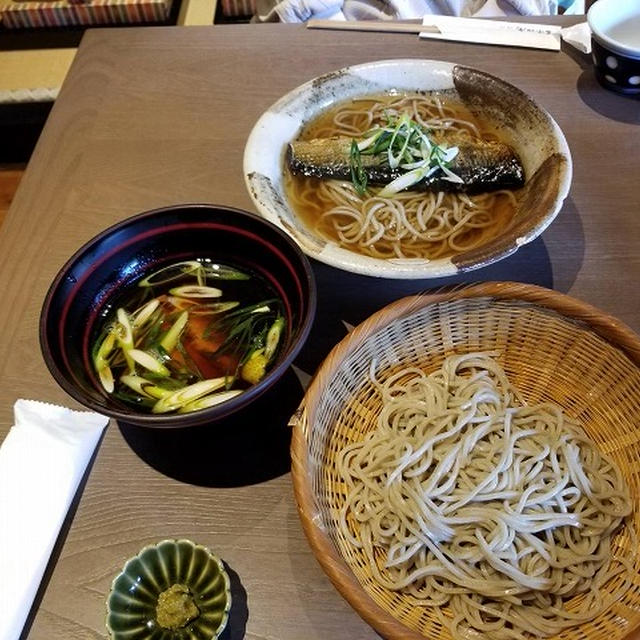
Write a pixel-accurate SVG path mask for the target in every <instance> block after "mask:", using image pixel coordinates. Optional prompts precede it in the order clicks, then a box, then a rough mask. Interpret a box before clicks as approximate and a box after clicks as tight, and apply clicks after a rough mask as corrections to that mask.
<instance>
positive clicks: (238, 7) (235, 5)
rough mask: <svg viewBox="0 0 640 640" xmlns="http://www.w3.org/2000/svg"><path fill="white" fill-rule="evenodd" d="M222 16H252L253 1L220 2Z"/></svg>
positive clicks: (234, 0)
mask: <svg viewBox="0 0 640 640" xmlns="http://www.w3.org/2000/svg"><path fill="white" fill-rule="evenodd" d="M220 10H221V11H222V15H223V16H227V17H239V16H252V15H253V14H254V13H255V11H256V3H255V0H220Z"/></svg>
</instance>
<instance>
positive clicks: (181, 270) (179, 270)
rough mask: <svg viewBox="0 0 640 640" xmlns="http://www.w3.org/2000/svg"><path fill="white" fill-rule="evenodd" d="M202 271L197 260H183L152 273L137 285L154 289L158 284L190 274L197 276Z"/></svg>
mask: <svg viewBox="0 0 640 640" xmlns="http://www.w3.org/2000/svg"><path fill="white" fill-rule="evenodd" d="M199 271H202V265H201V264H200V263H199V262H198V261H197V260H185V261H184V262H176V263H174V264H170V265H168V266H166V267H163V268H162V269H158V271H154V272H153V273H152V274H151V275H149V276H147V277H146V278H145V279H144V280H141V281H140V282H139V283H138V286H139V287H155V286H156V285H159V284H165V283H166V282H171V281H172V280H177V279H178V278H183V277H184V276H185V275H188V274H190V273H194V274H196V277H197V274H198V272H199Z"/></svg>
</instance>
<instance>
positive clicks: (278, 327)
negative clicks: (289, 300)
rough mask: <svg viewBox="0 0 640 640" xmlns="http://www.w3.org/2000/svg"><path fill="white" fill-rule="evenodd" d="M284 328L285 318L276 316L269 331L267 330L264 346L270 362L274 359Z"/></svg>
mask: <svg viewBox="0 0 640 640" xmlns="http://www.w3.org/2000/svg"><path fill="white" fill-rule="evenodd" d="M283 329H284V318H283V317H282V316H279V317H278V318H276V320H275V321H274V323H273V324H272V325H271V327H269V331H268V332H267V339H266V341H265V346H264V355H265V357H266V358H267V360H268V361H269V362H270V361H271V360H272V359H273V356H274V355H275V353H276V350H277V348H278V344H279V343H280V336H281V335H282V330H283Z"/></svg>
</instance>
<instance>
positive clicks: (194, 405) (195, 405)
mask: <svg viewBox="0 0 640 640" xmlns="http://www.w3.org/2000/svg"><path fill="white" fill-rule="evenodd" d="M241 393H242V390H241V389H230V390H229V391H219V392H218V393H211V394H209V395H207V396H203V397H202V398H198V399H197V400H194V401H193V402H188V403H187V404H185V405H183V406H182V407H180V408H179V409H178V413H190V412H191V411H198V410H199V409H208V408H209V407H214V406H215V405H217V404H220V403H221V402H226V401H227V400H231V398H235V397H236V396H237V395H239V394H241Z"/></svg>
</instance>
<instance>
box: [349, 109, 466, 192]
mask: <svg viewBox="0 0 640 640" xmlns="http://www.w3.org/2000/svg"><path fill="white" fill-rule="evenodd" d="M458 152H459V150H458V147H446V146H440V145H437V144H434V143H433V141H432V140H431V139H430V138H429V135H428V130H427V129H425V128H424V127H423V126H422V125H420V124H418V123H417V122H414V121H413V120H412V119H411V118H410V117H409V115H408V114H402V115H401V116H398V115H396V114H393V113H387V124H386V126H384V127H380V126H376V127H374V128H373V129H370V130H369V131H368V132H366V133H365V134H364V138H363V139H361V140H360V141H357V140H355V139H353V140H352V141H351V152H350V158H349V164H350V168H351V181H352V183H353V186H354V188H355V190H356V192H357V193H358V194H359V195H360V196H364V195H365V193H366V185H367V173H366V171H365V170H364V168H363V165H362V155H380V154H384V161H383V163H385V164H386V165H388V166H389V168H391V169H402V170H403V172H402V173H401V174H400V175H399V176H398V177H396V178H395V179H394V180H392V181H391V182H390V183H389V184H387V185H386V186H385V187H384V188H383V190H382V191H381V192H380V193H379V195H380V196H381V197H388V196H390V195H393V194H395V193H398V192H399V191H402V190H404V189H408V188H410V187H412V186H413V185H415V184H417V183H418V182H420V181H421V180H423V179H424V178H426V177H429V176H431V175H433V173H435V172H436V171H441V172H442V174H443V175H442V179H443V180H448V181H449V182H455V183H458V184H461V183H463V182H464V181H463V180H462V178H460V176H458V175H457V174H455V173H454V172H453V171H451V169H450V168H449V164H450V163H451V162H452V161H453V159H454V158H455V157H456V156H457V154H458Z"/></svg>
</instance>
